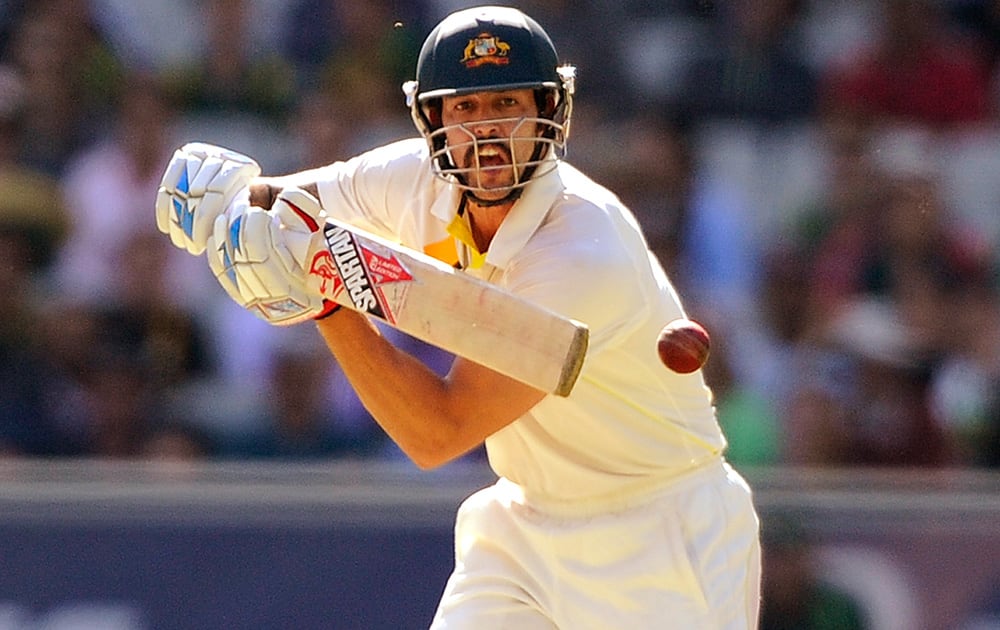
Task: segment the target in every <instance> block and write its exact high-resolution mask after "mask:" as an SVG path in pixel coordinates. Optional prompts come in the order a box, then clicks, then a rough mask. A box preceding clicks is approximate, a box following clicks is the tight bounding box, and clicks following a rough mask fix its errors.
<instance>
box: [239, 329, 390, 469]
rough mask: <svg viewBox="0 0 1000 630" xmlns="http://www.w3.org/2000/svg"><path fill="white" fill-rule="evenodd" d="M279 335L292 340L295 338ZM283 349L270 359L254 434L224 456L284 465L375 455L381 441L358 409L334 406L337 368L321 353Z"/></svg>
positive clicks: (289, 333) (341, 402)
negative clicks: (278, 461)
mask: <svg viewBox="0 0 1000 630" xmlns="http://www.w3.org/2000/svg"><path fill="white" fill-rule="evenodd" d="M281 332H284V333H287V335H283V336H287V337H289V338H293V339H294V338H297V337H296V335H297V334H298V331H290V330H286V331H281ZM305 343H306V344H309V343H312V340H306V341H305ZM288 345H289V344H287V342H286V343H284V344H281V345H280V346H279V347H278V348H276V349H275V350H274V352H273V353H272V365H271V369H270V372H269V377H268V383H269V384H268V386H267V387H268V395H267V396H266V398H265V401H266V403H265V406H264V407H263V408H262V409H260V416H261V417H260V419H259V421H258V423H257V425H258V430H256V431H253V432H251V433H248V434H246V435H243V436H239V437H238V438H237V439H236V442H237V443H236V444H233V445H232V447H231V448H230V449H229V450H230V451H232V452H233V454H235V455H238V456H244V457H264V458H273V459H287V460H306V459H325V458H334V457H370V456H374V455H376V454H377V453H378V452H379V451H381V450H382V449H383V448H384V447H385V444H386V442H387V438H386V436H385V434H384V433H383V432H382V431H380V430H379V429H378V426H377V425H376V424H375V423H374V422H372V421H371V419H370V416H368V414H367V412H366V411H365V410H364V408H363V407H361V405H360V404H358V405H352V404H351V401H346V403H345V401H344V400H343V399H340V400H338V397H337V395H336V392H335V391H334V384H335V378H334V376H335V372H337V371H339V368H338V367H337V366H336V365H335V364H333V363H331V362H330V361H329V360H327V357H325V356H324V355H323V354H322V352H321V351H322V348H319V347H316V348H315V351H313V352H302V351H301V348H302V347H308V346H307V345H306V346H302V345H300V346H298V347H297V348H296V350H295V351H291V350H290V349H289V348H288V347H287V346H288ZM313 346H315V344H314V343H313Z"/></svg>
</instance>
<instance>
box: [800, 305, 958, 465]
mask: <svg viewBox="0 0 1000 630" xmlns="http://www.w3.org/2000/svg"><path fill="white" fill-rule="evenodd" d="M795 352H796V358H795V362H794V363H793V364H792V373H794V374H796V375H797V377H796V379H795V382H794V384H793V387H792V388H791V394H790V395H789V398H788V401H787V404H786V408H785V410H784V419H783V422H784V424H785V430H784V433H783V435H784V437H785V441H786V460H787V461H788V462H790V463H795V464H807V465H826V466H838V465H841V466H842V465H849V466H903V467H912V466H940V465H943V464H946V463H948V461H949V460H948V450H947V442H946V439H945V433H944V430H943V428H942V427H941V425H940V423H939V422H938V421H937V419H936V418H935V417H934V416H933V414H932V413H931V411H930V408H929V405H928V388H929V379H930V365H929V362H928V357H927V353H926V350H925V347H924V344H923V343H922V339H921V338H920V336H919V335H918V334H917V333H916V331H915V330H914V329H913V328H912V327H910V326H908V325H907V324H906V323H905V322H904V321H903V319H902V317H901V315H900V313H899V311H898V308H897V307H896V306H895V305H894V304H892V303H890V302H886V301H882V300H877V299H874V298H858V299H856V300H855V301H854V302H852V303H850V304H847V305H843V306H842V307H841V308H840V309H838V310H837V311H836V313H835V314H833V315H831V317H830V318H829V319H828V320H827V321H825V322H824V328H823V329H822V330H818V331H814V333H813V337H811V338H806V339H802V340H800V341H799V342H798V344H797V347H796V350H795Z"/></svg>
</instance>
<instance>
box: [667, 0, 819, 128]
mask: <svg viewBox="0 0 1000 630" xmlns="http://www.w3.org/2000/svg"><path fill="white" fill-rule="evenodd" d="M803 5H804V3H803V2H802V1H801V0H734V1H732V2H727V3H721V4H719V5H718V6H719V16H718V20H719V24H718V28H719V31H720V32H719V33H718V34H717V36H716V37H715V38H714V40H713V41H714V42H715V43H714V44H713V45H712V46H711V47H710V49H709V50H708V51H707V53H706V55H705V56H704V57H703V58H700V59H697V60H695V61H694V62H693V63H692V64H691V66H690V67H689V68H688V70H687V72H686V75H685V78H684V79H683V82H682V87H681V91H680V99H679V103H678V107H679V109H680V111H681V112H682V113H683V115H684V116H685V117H688V118H690V119H691V120H694V121H705V120H719V119H722V120H742V121H748V122H757V123H772V124H773V123H785V122H795V121H803V120H805V119H807V118H808V117H809V116H811V115H812V114H813V112H814V108H815V101H816V77H815V76H814V75H813V71H812V70H811V69H810V68H809V66H807V65H806V64H805V62H804V61H803V59H802V57H801V54H800V51H799V50H797V49H796V42H795V40H794V30H793V27H794V25H795V23H796V20H797V19H798V18H799V17H800V16H801V12H802V9H803Z"/></svg>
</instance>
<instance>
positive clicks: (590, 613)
mask: <svg viewBox="0 0 1000 630" xmlns="http://www.w3.org/2000/svg"><path fill="white" fill-rule="evenodd" d="M574 89H575V69H574V68H573V67H572V66H569V65H565V64H563V65H560V63H559V61H558V57H557V54H556V50H555V48H554V46H553V43H552V41H551V40H550V38H549V36H548V35H547V34H546V32H545V31H544V30H543V29H542V27H541V26H540V25H539V24H538V23H536V22H535V21H534V20H533V19H532V18H530V17H528V16H527V15H525V14H524V13H522V12H521V11H519V10H517V9H514V8H506V7H493V6H484V7H476V8H471V9H465V10H461V11H458V12H455V13H453V14H451V15H448V16H447V17H445V18H444V19H443V20H442V21H441V22H440V23H439V24H438V25H437V26H436V27H435V28H434V29H433V30H432V31H431V32H430V34H429V35H428V36H427V39H426V40H425V42H424V44H423V47H422V49H421V51H420V54H419V57H418V59H417V63H416V73H415V78H414V80H412V81H408V82H407V83H406V84H405V85H404V92H405V96H406V102H407V104H408V106H409V110H410V114H411V117H412V119H413V122H414V123H415V126H416V129H417V131H418V132H419V136H420V137H414V138H412V139H407V140H402V141H399V142H394V143H391V144H387V145H384V146H380V147H377V148H374V149H372V150H370V151H367V152H364V153H361V154H360V155H357V156H355V157H352V158H351V159H348V160H345V161H340V162H336V163H333V164H330V165H328V166H324V167H321V168H317V169H313V170H308V171H303V172H299V173H292V174H288V175H283V176H268V177H262V176H261V170H260V167H259V166H258V165H257V163H256V162H255V161H254V160H252V159H250V158H249V157H246V156H242V155H239V154H237V153H234V152H232V151H228V150H226V149H222V148H220V147H213V146H210V145H205V144H198V143H194V144H191V145H185V147H183V148H182V149H180V150H178V152H177V153H176V154H175V155H174V158H173V160H172V161H171V163H170V164H169V165H168V166H167V169H166V173H165V175H164V178H163V184H162V187H161V188H160V191H159V193H158V198H157V204H156V217H157V223H158V226H159V228H160V230H161V231H163V232H164V233H166V234H168V235H169V236H170V238H171V240H172V242H173V243H174V244H175V245H177V246H179V247H182V248H184V249H187V250H188V251H190V252H191V253H193V254H201V253H202V252H207V258H208V262H209V265H210V266H211V268H212V270H213V271H214V273H215V275H216V277H217V278H218V280H219V282H220V284H221V285H222V286H223V288H224V289H225V290H226V291H227V292H228V293H229V295H230V296H232V298H233V299H234V300H236V301H237V302H238V303H240V304H242V305H244V306H246V307H248V308H253V309H254V311H255V312H256V313H257V314H258V315H259V316H261V317H264V318H265V319H267V320H268V321H270V322H271V323H274V324H277V325H288V324H301V323H306V322H309V323H308V325H311V326H315V327H316V328H317V330H318V333H319V335H318V337H317V343H325V345H326V346H327V348H328V349H329V351H330V353H331V355H332V357H333V359H335V360H336V361H337V362H338V363H339V364H340V366H341V367H342V369H343V371H344V373H345V374H346V376H347V378H348V379H349V381H350V383H351V385H352V386H353V388H354V389H355V391H356V392H357V394H358V396H359V397H360V399H361V401H362V402H363V403H364V405H365V406H366V407H367V409H368V410H369V411H370V413H371V415H372V416H373V417H374V418H375V420H376V421H377V422H378V423H379V424H380V425H381V427H382V428H383V429H384V430H385V432H386V433H387V434H388V435H389V436H390V437H391V438H392V439H393V440H394V441H395V442H396V443H397V444H398V445H399V447H400V448H401V449H402V450H403V451H404V452H405V453H406V454H407V455H408V456H409V457H410V458H411V459H412V460H413V462H415V463H416V465H417V466H419V467H421V468H424V469H430V468H434V467H437V466H441V465H442V464H445V463H447V462H449V461H451V460H454V459H455V458H457V457H460V456H461V455H463V454H464V453H466V452H468V451H470V450H471V449H473V448H475V447H477V446H478V445H480V444H482V443H485V447H486V451H487V454H488V457H489V463H490V466H491V467H492V469H493V470H494V471H495V473H496V475H497V481H496V483H494V484H493V485H490V486H489V487H486V488H484V489H482V490H479V491H478V492H476V493H474V494H473V495H472V496H470V497H468V498H467V499H466V500H465V501H464V502H463V504H462V506H461V507H460V508H459V511H458V514H457V517H456V521H455V565H454V571H453V573H452V574H451V577H450V578H449V580H448V582H447V584H446V585H445V586H444V591H443V594H442V596H441V600H440V603H439V605H438V608H437V611H436V613H435V615H434V617H433V620H432V621H431V622H430V627H431V628H432V629H434V630H446V629H448V630H452V629H461V630H490V629H494V630H500V629H518V630H542V629H546V630H555V629H561V630H583V629H593V630H611V629H620V628H627V629H629V630H653V629H663V628H677V629H684V630H746V629H752V628H756V627H757V615H758V598H759V589H760V549H759V542H758V530H759V527H758V519H757V515H756V512H755V509H754V505H753V499H752V494H751V490H750V488H749V487H748V486H747V484H746V482H745V481H744V480H743V479H742V478H741V476H740V475H739V474H738V473H737V472H736V471H735V470H733V469H732V468H731V467H730V466H729V465H728V464H727V463H726V460H725V456H724V453H725V449H726V440H725V437H724V436H723V434H722V432H721V430H720V427H719V424H718V422H717V421H716V416H715V411H714V408H713V403H712V393H711V391H710V390H709V388H708V387H707V386H706V384H705V380H704V377H703V374H702V372H701V370H700V369H699V370H696V371H694V372H692V373H689V374H678V373H675V372H671V371H670V370H667V369H666V368H664V367H663V365H662V364H661V363H660V361H659V358H658V356H657V352H656V347H655V346H656V338H657V334H658V333H659V331H660V329H661V327H662V325H663V324H664V323H665V322H668V321H671V320H675V319H678V318H682V317H685V313H684V307H683V305H682V303H681V300H680V297H679V296H678V294H677V292H676V291H675V290H674V288H673V286H672V285H671V282H670V280H669V278H668V277H667V275H666V273H665V272H664V269H663V268H662V266H661V265H660V263H659V262H658V261H657V259H656V257H655V256H654V255H652V254H651V253H650V251H649V249H648V247H647V245H646V242H645V240H644V237H643V234H642V232H641V229H640V226H639V225H638V223H637V221H636V219H635V217H634V216H633V215H632V214H631V212H630V211H629V210H628V209H627V208H626V207H624V206H623V204H622V203H621V202H620V201H619V199H618V198H617V197H616V196H615V195H614V194H613V193H612V192H610V191H608V190H607V189H605V188H604V187H602V186H601V185H600V184H598V183H596V182H594V181H593V180H591V179H590V178H589V177H587V175H585V174H583V173H581V172H580V171H579V170H577V169H575V168H574V167H573V166H571V165H570V164H569V163H568V162H566V161H565V160H564V159H563V157H564V152H565V146H566V140H567V138H568V136H569V132H570V121H571V118H572V109H573V108H572V106H573V93H574ZM328 218H335V219H337V220H340V221H343V222H346V223H349V224H351V225H355V226H359V227H363V228H365V229H367V230H370V231H371V232H373V233H376V234H378V235H381V236H383V237H386V238H390V239H393V240H394V241H396V242H399V243H401V244H403V245H405V246H407V247H409V248H412V249H414V250H418V251H423V252H430V253H433V254H434V255H436V256H437V257H439V258H441V259H443V260H446V261H447V262H448V263H450V264H453V265H455V267H456V268H459V269H461V270H462V273H467V274H473V275H474V276H476V277H479V278H482V279H485V280H487V281H488V282H490V283H492V284H495V285H498V286H500V287H502V288H503V289H504V290H506V291H508V292H509V293H510V294H511V295H512V296H517V297H519V298H523V299H526V300H529V301H531V302H534V303H537V304H540V305H542V306H544V307H546V308H548V309H550V310H551V311H554V312H556V313H559V314H562V315H564V316H566V317H570V318H573V319H574V320H578V321H580V322H584V323H585V324H586V325H587V326H588V327H589V331H590V345H589V349H588V351H587V355H586V360H585V362H584V364H583V367H582V371H581V373H580V376H579V380H578V381H577V382H576V384H575V386H574V388H573V389H572V391H571V392H570V393H569V395H568V396H565V397H563V396H555V395H551V394H548V393H546V392H545V391H542V390H540V389H536V388H535V387H532V386H531V385H528V384H525V383H523V382H520V381H517V380H514V379H512V378H510V377H508V376H504V375H502V374H500V373H498V372H495V371H492V370H491V369H489V368H486V367H484V366H482V365H481V364H479V363H476V362H473V361H470V360H468V359H465V358H463V357H461V356H459V357H457V358H456V359H455V361H454V364H453V365H452V366H451V369H450V371H449V372H448V373H447V374H446V375H445V376H439V375H438V374H436V373H434V372H433V371H431V370H430V369H429V368H428V367H426V366H425V365H423V364H422V363H421V362H420V361H419V360H417V359H416V358H415V357H413V356H410V355H408V354H406V353H405V352H403V351H402V350H400V349H399V348H397V347H395V346H394V345H392V344H391V343H390V342H389V341H388V340H386V339H385V338H384V337H383V336H381V334H380V332H379V329H378V328H377V327H376V326H374V325H373V323H372V322H371V320H370V319H369V318H368V317H366V316H365V315H363V314H361V313H359V312H356V311H355V310H352V309H348V308H337V307H336V306H335V305H334V304H333V303H332V302H330V301H329V300H326V299H324V294H323V291H322V289H321V288H320V285H321V284H322V282H324V281H326V282H329V281H331V280H333V279H335V278H331V277H330V276H331V275H332V274H331V272H330V270H329V268H324V269H321V270H319V271H317V270H316V269H313V268H312V266H311V265H310V264H308V261H307V260H306V259H305V257H304V255H303V252H304V251H306V250H308V249H309V248H310V247H313V246H315V243H313V242H312V239H314V238H316V236H315V235H316V234H318V233H320V232H321V231H322V230H317V226H322V225H323V224H324V221H326V220H327V219H328ZM261 305H268V308H260V306H261ZM487 324H489V322H488V321H484V322H483V325H487ZM504 350H505V349H504V348H496V349H495V351H496V352H503V351H504Z"/></svg>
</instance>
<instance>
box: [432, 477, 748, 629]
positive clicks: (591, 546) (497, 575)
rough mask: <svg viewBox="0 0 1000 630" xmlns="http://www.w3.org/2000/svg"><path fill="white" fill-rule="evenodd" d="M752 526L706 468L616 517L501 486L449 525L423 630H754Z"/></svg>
mask: <svg viewBox="0 0 1000 630" xmlns="http://www.w3.org/2000/svg"><path fill="white" fill-rule="evenodd" d="M759 597H760V544H759V523H758V519H757V515H756V512H755V511H754V507H753V504H752V501H751V492H750V489H749V487H748V486H747V484H746V482H745V481H744V480H743V478H742V477H741V476H740V475H739V474H738V473H737V472H736V471H734V470H733V469H732V468H730V467H729V465H728V464H725V463H724V462H723V461H721V460H715V461H713V462H712V463H710V464H709V465H707V466H703V467H701V468H699V469H698V470H697V471H694V472H693V473H691V474H689V475H686V476H685V477H684V478H682V479H681V480H679V481H675V482H672V483H671V485H670V486H669V487H667V488H665V489H662V490H660V491H657V492H656V493H654V494H653V495H652V496H647V497H646V498H645V499H643V500H641V501H638V502H636V503H634V504H632V505H627V506H625V507H622V506H618V507H617V509H615V510H611V511H608V510H606V509H605V510H603V511H600V512H594V511H593V510H591V513H590V514H588V515H578V514H569V513H567V512H565V511H564V510H558V509H553V508H552V507H551V506H545V507H544V508H543V507H542V506H539V505H537V504H534V505H532V504H529V503H528V502H527V501H525V499H524V496H523V494H522V493H521V492H520V490H519V488H518V487H517V486H515V485H514V484H512V483H510V482H508V481H506V480H504V479H501V480H500V481H498V482H497V483H496V484H494V485H493V486H490V487H488V488H485V489H483V490H480V491H479V492H477V493H475V494H473V495H472V496H470V497H469V498H468V499H466V500H465V502H464V503H463V504H462V506H461V507H460V508H459V511H458V515H457V518H456V524H455V570H454V572H453V573H452V575H451V577H450V578H449V580H448V583H447V585H446V586H445V590H444V594H443V595H442V598H441V602H440V605H439V606H438V610H437V613H436V615H435V617H434V620H433V622H432V623H431V628H432V630H501V629H503V630H554V629H558V630H653V629H661V628H662V629H670V630H753V629H755V628H756V627H757V615H758V606H759Z"/></svg>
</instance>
